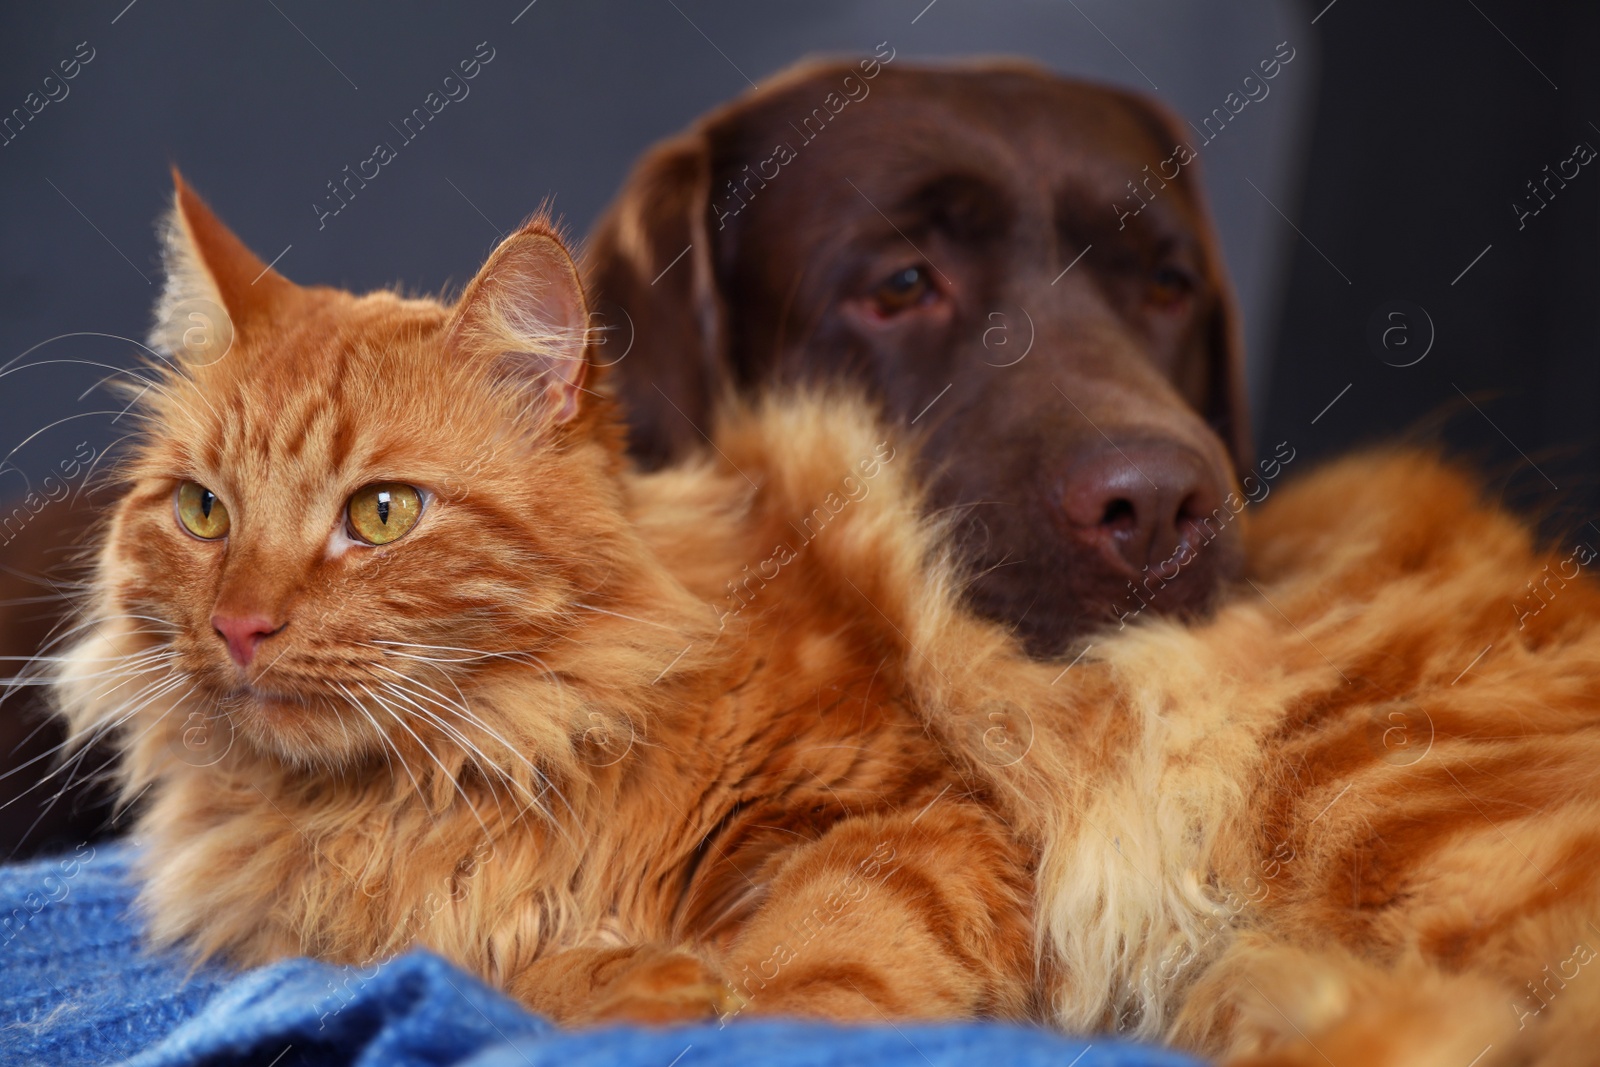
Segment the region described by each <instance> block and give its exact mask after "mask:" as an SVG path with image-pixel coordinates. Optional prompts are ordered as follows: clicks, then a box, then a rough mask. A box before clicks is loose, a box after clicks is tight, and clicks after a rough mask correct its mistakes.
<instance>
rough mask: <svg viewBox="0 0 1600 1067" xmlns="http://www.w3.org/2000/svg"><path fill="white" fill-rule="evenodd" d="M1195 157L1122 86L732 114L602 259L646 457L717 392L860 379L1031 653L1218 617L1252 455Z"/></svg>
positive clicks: (663, 169)
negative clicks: (1216, 602) (1139, 626)
mask: <svg viewBox="0 0 1600 1067" xmlns="http://www.w3.org/2000/svg"><path fill="white" fill-rule="evenodd" d="M1186 139H1187V137H1186V134H1185V133H1184V132H1183V131H1182V130H1181V129H1179V127H1178V125H1177V123H1176V122H1175V121H1174V119H1173V118H1172V117H1171V116H1170V115H1169V114H1168V113H1167V112H1166V111H1165V110H1163V109H1162V108H1160V107H1158V106H1157V105H1155V104H1154V103H1152V102H1151V101H1149V100H1146V99H1145V98H1143V97H1140V96H1136V95H1133V94H1131V93H1124V92H1120V91H1117V90H1113V89H1108V88H1105V87H1103V86H1099V85H1090V84H1087V83H1084V82H1078V81H1072V80H1069V79H1066V78H1060V77H1057V76H1055V75H1051V74H1048V73H1046V72H1044V71H1041V70H1038V69H1035V68H1033V67H1028V66H1023V65H1020V64H1014V63H1005V64H985V65H982V66H975V67H969V68H956V69H951V68H926V67H924V68H916V67H908V66H906V65H904V64H896V63H894V60H893V53H892V52H889V53H887V54H886V55H879V56H877V57H874V58H872V59H868V60H863V61H860V62H858V63H824V64H814V65H804V66H802V67H800V68H798V69H795V70H793V71H791V72H789V73H788V74H786V75H783V76H781V77H779V78H777V79H774V81H773V82H772V83H770V84H769V85H768V86H767V87H766V88H764V89H762V90H760V91H757V92H754V93H751V94H749V95H748V96H746V97H744V98H742V99H740V100H737V101H735V102H734V103H732V104H730V105H728V106H726V107H724V108H722V109H720V110H718V111H716V112H714V113H712V114H711V115H709V116H707V117H706V118H705V119H703V120H701V121H700V122H698V123H696V124H695V125H694V126H693V127H691V128H690V129H689V131H688V132H687V133H685V134H683V135H682V136H680V137H677V138H675V139H673V140H671V141H668V142H666V143H665V144H662V145H659V146H657V147H656V148H655V149H653V150H652V151H651V152H650V153H649V154H648V155H647V156H646V157H645V158H644V160H643V161H642V162H641V163H640V164H639V166H638V167H637V169H636V170H635V171H634V173H633V175H632V177H631V178H630V179H629V180H628V182H627V184H626V185H625V186H624V188H623V190H622V193H621V195H620V196H619V197H618V199H617V201H616V203H615V204H614V206H613V207H612V209H611V211H610V212H609V213H608V214H607V215H606V216H605V218H604V219H603V220H602V221H601V223H600V225H599V227H598V229H597V231H596V232H595V235H594V238H593V240H592V243H591V244H590V247H589V250H588V255H587V270H588V275H589V279H590V281H591V283H592V284H593V285H594V287H595V289H596V290H597V293H598V298H599V300H600V301H601V307H602V309H603V314H606V315H607V316H608V325H610V326H612V327H615V332H616V334H617V338H618V342H619V344H621V343H624V342H626V341H627V340H629V339H631V348H629V349H628V350H627V353H626V355H625V356H623V357H621V358H620V360H619V362H618V364H617V366H616V371H615V373H616V380H617V381H618V383H619V385H618V388H619V391H620V395H621V398H622V400H623V402H624V404H625V406H626V408H627V411H628V419H629V424H630V426H631V433H632V435H633V436H632V442H631V443H632V449H633V451H634V453H635V454H636V455H637V456H638V457H639V459H640V460H641V461H643V462H644V463H647V464H657V465H658V464H663V463H666V462H669V461H671V460H672V459H674V458H676V457H678V456H680V455H682V454H684V453H685V452H686V451H688V450H691V449H694V448H698V447H702V446H703V442H704V440H705V435H706V434H707V433H708V432H709V429H710V421H711V419H712V417H713V413H714V410H715V406H716V403H717V401H718V399H719V397H720V396H721V395H722V394H723V393H724V392H725V391H726V390H730V389H732V390H755V389H761V388H767V387H770V386H772V385H774V384H776V383H783V382H794V381H849V382H853V383H856V384H857V385H859V386H861V387H864V388H865V389H867V390H868V391H869V392H870V394H871V395H872V396H873V397H875V398H876V399H877V401H878V402H879V403H881V404H882V406H883V408H884V411H885V413H886V414H887V416H888V417H889V418H890V419H891V420H892V421H894V422H896V423H899V424H901V425H903V426H907V427H910V428H912V429H913V430H915V431H918V432H919V435H920V436H921V438H922V442H923V444H922V447H921V449H920V452H919V456H920V461H921V462H922V463H923V464H925V467H926V469H925V477H926V479H927V482H928V485H929V487H930V495H931V503H932V505H933V506H934V507H936V508H949V509H954V510H955V512H956V515H957V517H958V520H959V526H958V530H959V533H958V540H959V543H960V547H961V548H962V550H963V551H964V552H965V553H966V554H967V558H968V560H969V561H970V564H971V568H972V583H971V586H970V600H971V603H972V604H973V606H974V607H976V608H977V609H978V610H979V611H981V612H983V613H984V614H986V615H989V616H992V617H994V618H997V619H1001V620H1005V621H1007V622H1008V623H1011V624H1014V625H1015V627H1016V630H1017V633H1018V634H1019V636H1020V637H1021V638H1022V639H1023V640H1024V641H1026V642H1027V644H1028V646H1029V647H1030V648H1031V649H1032V650H1033V651H1035V652H1037V653H1041V654H1048V653H1057V652H1060V651H1063V650H1064V649H1066V648H1067V647H1068V645H1069V643H1070V642H1071V641H1072V640H1073V638H1075V637H1077V636H1079V635H1081V634H1083V633H1084V632H1086V631H1087V630H1090V629H1092V628H1095V627H1101V626H1105V625H1107V624H1111V625H1116V624H1118V622H1119V621H1120V620H1124V619H1127V618H1128V617H1130V616H1134V615H1137V614H1139V613H1140V612H1142V611H1143V610H1145V608H1146V607H1148V608H1149V609H1150V610H1152V611H1156V612H1177V613H1193V612H1198V611H1201V610H1204V608H1205V607H1206V606H1207V604H1208V603H1209V601H1210V600H1211V598H1212V596H1213V595H1214V593H1215V591H1216V589H1217V587H1218V585H1219V583H1220V582H1221V581H1222V580H1223V579H1224V578H1225V577H1227V576H1228V575H1229V574H1231V573H1232V572H1233V571H1234V570H1235V569H1236V567H1237V565H1238V559H1237V556H1238V552H1237V548H1236V544H1237V538H1236V536H1234V534H1235V527H1234V526H1231V525H1230V524H1229V522H1228V518H1229V516H1230V515H1231V513H1232V511H1231V509H1226V508H1224V502H1225V498H1226V497H1227V495H1228V494H1229V492H1230V490H1232V489H1233V487H1234V484H1235V483H1234V476H1233V466H1232V464H1233V462H1235V461H1237V462H1241V463H1242V462H1244V461H1246V453H1247V451H1248V449H1249V443H1248V437H1247V430H1246V426H1245V416H1244V400H1243V386H1242V374H1241V355H1240V346H1239V339H1238V326H1237V322H1236V316H1235V313H1234V310H1233V305H1232V298H1231V294H1230V292H1229V288H1228V282H1227V278H1226V276H1225V273H1224V270H1223V265H1222V259H1221V256H1220V254H1219V253H1218V249H1217V241H1216V237H1215V234H1214V233H1213V231H1212V228H1211V224H1210V222H1209V220H1208V218H1207V215H1206V210H1205V206H1204V203H1203V200H1202V198H1201V195H1200V191H1199V187H1198V184H1197V182H1196V181H1195V177H1194V161H1193V154H1192V152H1179V151H1175V149H1176V148H1177V146H1180V145H1183V144H1184V143H1185V141H1186ZM1180 160H1181V162H1180ZM630 323H631V329H630V328H629V327H630Z"/></svg>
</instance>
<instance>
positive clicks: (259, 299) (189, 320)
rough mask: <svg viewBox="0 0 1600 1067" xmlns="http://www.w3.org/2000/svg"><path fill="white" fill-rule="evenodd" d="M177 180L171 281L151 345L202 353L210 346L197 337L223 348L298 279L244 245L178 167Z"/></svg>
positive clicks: (169, 231) (170, 223)
mask: <svg viewBox="0 0 1600 1067" xmlns="http://www.w3.org/2000/svg"><path fill="white" fill-rule="evenodd" d="M172 184H173V204H172V212H171V214H169V215H168V216H167V218H166V220H165V226H164V227H163V235H162V236H163V238H164V240H163V243H164V245H165V247H164V249H163V253H164V257H163V258H164V261H165V262H164V265H165V268H166V286H165V288H164V289H163V290H162V294H161V302H160V304H159V305H158V306H157V308H156V325H155V330H154V333H153V336H152V347H154V348H156V349H157V350H158V351H162V352H168V353H172V354H175V355H179V356H186V357H196V358H200V357H204V356H206V352H204V351H198V350H197V348H196V346H197V345H200V346H201V347H206V346H212V347H214V346H216V345H218V344H220V345H222V347H224V348H225V347H226V345H227V344H231V343H232V340H233V336H234V334H235V333H236V332H239V331H243V330H245V329H246V328H247V327H248V326H249V324H250V323H251V322H252V321H255V320H258V319H261V318H264V317H266V316H267V315H269V314H270V313H271V312H272V311H273V310H275V309H276V308H277V307H278V306H279V304H280V303H281V301H282V300H283V299H284V297H285V296H286V295H287V294H289V293H292V292H293V291H294V289H295V285H294V283H293V282H291V281H289V280H288V279H287V278H285V277H284V276H283V275H281V274H279V273H278V272H277V271H275V270H273V269H272V268H271V267H269V266H268V265H267V264H265V263H263V262H261V260H260V258H259V257H257V256H256V254H255V253H254V252H252V251H250V249H248V248H246V247H245V245H244V242H243V241H240V240H239V238H237V237H235V236H234V234H233V231H231V230H229V229H228V228H227V227H226V226H224V225H223V224H222V221H221V220H220V219H218V218H217V217H216V216H215V215H214V214H212V213H211V209H210V208H208V207H207V206H206V204H205V201H203V200H201V199H200V196H199V194H197V193H196V192H195V191H194V190H193V189H191V188H190V187H189V185H188V183H187V182H185V181H184V180H183V176H182V175H181V174H179V173H178V170H177V168H176V167H174V168H173V170H172ZM214 319H215V320H218V321H212V320H214ZM197 327H204V328H202V329H197ZM213 354H215V353H213ZM201 361H203V362H209V360H207V359H203V358H202V359H201Z"/></svg>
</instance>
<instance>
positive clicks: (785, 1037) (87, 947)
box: [0, 845, 1193, 1067]
mask: <svg viewBox="0 0 1600 1067" xmlns="http://www.w3.org/2000/svg"><path fill="white" fill-rule="evenodd" d="M131 856H132V850H131V848H130V847H129V846H127V845H100V846H92V847H91V846H88V845H83V846H80V847H79V848H78V850H77V851H76V852H74V853H70V854H68V855H65V856H60V857H57V858H55V859H50V860H40V861H36V862H32V863H26V864H18V865H15V866H11V867H0V912H3V918H0V1064H27V1065H30V1067H32V1065H44V1064H68V1063H70V1064H104V1063H122V1064H127V1065H128V1067H135V1065H137V1067H178V1065H195V1064H222V1063H250V1064H257V1065H260V1067H298V1065H301V1064H317V1065H336V1064H337V1065H345V1064H350V1065H355V1064H360V1065H368V1064H370V1065H374V1067H376V1065H380V1064H381V1065H384V1067H407V1065H418V1067H421V1065H429V1067H442V1065H446V1064H461V1065H467V1064H470V1065H472V1067H543V1065H545V1064H560V1065H562V1067H583V1065H586V1064H597V1065H598V1064H606V1065H621V1064H641V1065H645V1067H710V1065H724V1064H725V1065H728V1067H733V1065H735V1064H738V1065H743V1067H748V1065H751V1064H758V1065H760V1067H791V1065H794V1067H798V1065H800V1064H818V1065H823V1064H826V1065H832V1064H847V1063H871V1064H873V1065H875V1067H943V1065H945V1064H971V1063H988V1064H1000V1063H1004V1064H1007V1065H1012V1064H1020V1065H1029V1064H1041V1065H1042V1064H1052V1065H1055V1067H1112V1065H1121V1067H1192V1063H1193V1061H1191V1060H1188V1059H1185V1058H1184V1057H1182V1056H1178V1055H1175V1054H1173V1053H1170V1052H1164V1051H1160V1050H1156V1049H1148V1048H1140V1047H1137V1046H1133V1045H1127V1044H1119V1043H1118V1042H1115V1041H1110V1040H1102V1039H1098V1038H1097V1039H1095V1040H1093V1041H1081V1040H1069V1039H1066V1038H1062V1037H1057V1036H1055V1035H1053V1034H1049V1033H1046V1032H1044V1031H1041V1030H1034V1029H1027V1028H1024V1027H1018V1026H1003V1025H999V1024H965V1025H946V1026H893V1025H888V1026H867V1027H840V1026H826V1025H821V1024H817V1023H799V1022H782V1021H756V1020H751V1021H742V1020H741V1021H736V1022H734V1023H732V1024H731V1025H729V1026H727V1027H718V1026H716V1025H715V1024H708V1025H704V1026H694V1027H683V1028H678V1029H668V1030H640V1029H632V1028H616V1029H609V1030H598V1031H584V1032H578V1033H568V1032H564V1031H562V1030H559V1029H557V1028H556V1027H554V1026H553V1025H551V1024H550V1023H548V1022H546V1021H545V1020H543V1019H541V1018H539V1017H537V1016H535V1015H531V1014H529V1013H528V1012H527V1011H525V1010H523V1009H522V1008H521V1007H519V1006H518V1005H517V1004H516V1003H514V1002H513V1001H511V1000H508V999H507V998H505V997H503V996H501V995H500V994H499V993H496V992H494V991H493V990H491V989H489V988H487V987H485V986H484V985H482V984H481V983H480V982H478V981H477V980H476V979H474V978H472V977H471V976H469V975H467V974H466V973H465V972H463V971H460V970H457V969H456V968H454V967H452V966H451V965H450V964H448V963H446V962H445V961H444V960H442V959H440V958H439V957H437V956H434V955H431V954H429V953H426V952H411V953H407V954H406V955H403V956H400V957H397V958H395V959H393V960H390V961H389V962H387V963H384V964H382V965H379V966H376V967H370V968H366V969H364V970H357V969H355V968H346V967H333V966H329V965H327V964H322V963H317V962H315V961H313V960H306V959H296V960H288V961H286V962H283V963H280V964H276V965H274V966H271V967H264V968H261V969H259V970H253V971H245V972H242V973H240V972H233V971H229V970H227V969H225V968H222V967H218V966H207V967H203V968H200V969H198V970H191V969H190V967H189V966H188V965H187V964H185V963H184V962H183V961H182V960H180V959H178V958H176V957H174V956H172V955H163V954H152V953H150V952H147V951H146V950H145V948H144V946H143V945H142V943H141V937H140V926H139V923H138V920H137V917H136V916H134V915H133V914H131V909H130V905H131V903H132V900H133V895H134V893H133V887H132V883H131V880H130V877H129V861H130V859H131Z"/></svg>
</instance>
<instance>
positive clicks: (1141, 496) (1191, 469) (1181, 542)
mask: <svg viewBox="0 0 1600 1067" xmlns="http://www.w3.org/2000/svg"><path fill="white" fill-rule="evenodd" d="M1226 491H1227V490H1226V487H1225V485H1224V483H1223V480H1222V477H1221V475H1220V474H1219V473H1218V472H1217V471H1216V470H1215V468H1214V465H1213V464H1210V463H1207V462H1206V461H1205V459H1204V458H1203V457H1201V456H1200V455H1198V454H1197V453H1195V452H1194V451H1193V450H1191V449H1188V448H1185V447H1183V446H1182V445H1179V444H1175V443H1170V442H1164V441H1126V442H1121V443H1110V444H1108V445H1107V447H1105V448H1103V449H1098V450H1096V451H1094V452H1092V453H1089V454H1088V455H1086V456H1084V457H1083V458H1082V459H1080V460H1078V461H1077V462H1076V463H1074V464H1073V465H1072V467H1071V468H1070V469H1069V470H1068V472H1067V476H1066V481H1065V484H1064V486H1063V490H1062V499H1061V503H1062V508H1063V511H1064V512H1065V516H1066V519H1067V522H1068V524H1069V526H1070V527H1071V529H1072V532H1073V533H1074V534H1075V535H1076V536H1078V537H1079V538H1081V539H1083V540H1086V541H1089V542H1090V543H1092V544H1093V545H1095V547H1097V548H1098V549H1099V550H1100V551H1101V552H1102V554H1103V555H1104V556H1105V557H1106V560H1107V562H1108V563H1109V564H1110V565H1111V566H1113V567H1114V568H1116V569H1117V570H1120V571H1123V572H1125V573H1127V574H1128V575H1130V576H1132V575H1137V574H1139V573H1140V572H1142V571H1143V570H1144V569H1145V568H1146V567H1157V566H1160V565H1162V564H1164V563H1167V562H1168V561H1176V562H1179V563H1181V562H1183V561H1184V560H1185V559H1186V558H1187V553H1190V552H1194V551H1196V550H1197V549H1198V547H1199V541H1198V536H1197V535H1198V533H1199V527H1200V524H1202V523H1204V522H1205V521H1206V519H1207V518H1208V517H1210V516H1211V515H1212V514H1213V513H1214V512H1215V511H1216V509H1217V508H1218V507H1220V506H1221V504H1222V498H1223V494H1224V493H1225V492H1226ZM1186 550H1187V551H1186Z"/></svg>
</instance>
